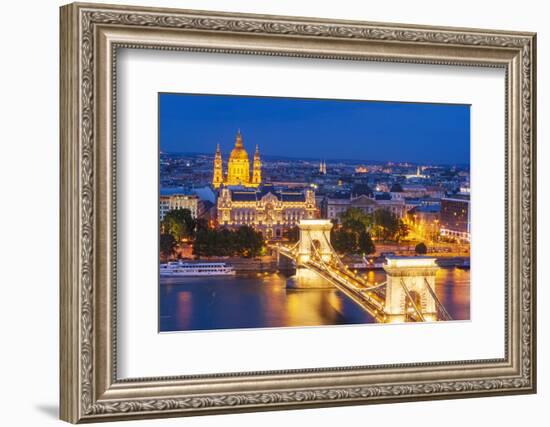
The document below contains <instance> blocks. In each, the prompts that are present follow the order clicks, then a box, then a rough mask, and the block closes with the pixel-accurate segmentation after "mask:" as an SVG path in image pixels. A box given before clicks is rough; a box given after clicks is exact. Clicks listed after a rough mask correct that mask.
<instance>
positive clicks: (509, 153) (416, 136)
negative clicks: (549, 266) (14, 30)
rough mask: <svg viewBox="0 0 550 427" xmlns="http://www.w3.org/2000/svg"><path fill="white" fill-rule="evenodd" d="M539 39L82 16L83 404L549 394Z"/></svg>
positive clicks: (249, 18) (114, 408)
mask: <svg viewBox="0 0 550 427" xmlns="http://www.w3.org/2000/svg"><path fill="white" fill-rule="evenodd" d="M535 69H536V67H535V35H534V34H532V33H518V32H508V31H494V30H478V29H458V28H436V27H421V26H410V25H397V24H380V23H368V22H352V21H329V20H321V19H312V18H295V17H278V16H261V15H242V14H229V13H217V12H199V11H187V10H174V9H156V8H140V7H122V6H109V5H92V4H71V5H67V6H64V7H62V8H61V164H62V172H61V284H60V286H61V314H60V315H61V351H60V354H61V356H60V358H61V360H60V363H61V369H60V372H61V378H60V381H61V418H62V419H64V420H66V421H69V422H73V423H77V422H85V421H88V422H89V421H104V420H117V419H128V418H151V417H167V416H184V415H200V414H214V413H227V412H242V411H255V410H270V409H284V408H306V407H316V406H328V405H350V404H368V403H382V402H399V401H407V400H428V399H441V398H456V397H476V396H486V395H495V394H520V393H533V392H535V390H536V352H535V349H536V335H535V332H536V331H535V325H536V322H535V307H536V305H535V302H536V301H535V295H536V292H535V291H536V289H535V276H536V275H535V268H536V258H535V241H534V239H535V227H536V222H535V211H536V209H535V202H536V198H535V196H536V186H535V182H534V179H535V81H536V79H535Z"/></svg>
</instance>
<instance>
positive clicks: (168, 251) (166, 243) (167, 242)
mask: <svg viewBox="0 0 550 427" xmlns="http://www.w3.org/2000/svg"><path fill="white" fill-rule="evenodd" d="M175 248H176V239H174V236H172V235H171V234H168V233H163V234H161V235H160V255H161V257H163V258H165V259H167V258H170V257H171V256H172V254H173V253H174V249H175Z"/></svg>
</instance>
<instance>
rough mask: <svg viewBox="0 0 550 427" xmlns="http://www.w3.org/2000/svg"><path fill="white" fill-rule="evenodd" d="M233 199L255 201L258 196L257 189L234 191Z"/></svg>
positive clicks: (232, 193)
mask: <svg viewBox="0 0 550 427" xmlns="http://www.w3.org/2000/svg"><path fill="white" fill-rule="evenodd" d="M231 200H234V201H236V202H255V201H256V200H258V198H257V193H256V191H232V192H231Z"/></svg>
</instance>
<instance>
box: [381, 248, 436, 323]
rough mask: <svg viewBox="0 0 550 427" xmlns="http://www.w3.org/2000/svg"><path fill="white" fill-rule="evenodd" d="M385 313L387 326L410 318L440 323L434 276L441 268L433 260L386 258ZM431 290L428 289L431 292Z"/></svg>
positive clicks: (423, 258)
mask: <svg viewBox="0 0 550 427" xmlns="http://www.w3.org/2000/svg"><path fill="white" fill-rule="evenodd" d="M386 259H387V264H385V265H384V270H385V271H386V275H387V285H386V302H385V309H384V311H385V313H386V315H387V316H388V322H406V321H407V319H409V318H411V317H412V318H416V319H418V320H424V321H435V320H437V306H436V300H435V274H436V273H437V270H438V268H439V267H438V266H437V264H436V263H435V260H436V259H435V258H431V257H423V256H417V257H387V258H386ZM428 287H429V288H428Z"/></svg>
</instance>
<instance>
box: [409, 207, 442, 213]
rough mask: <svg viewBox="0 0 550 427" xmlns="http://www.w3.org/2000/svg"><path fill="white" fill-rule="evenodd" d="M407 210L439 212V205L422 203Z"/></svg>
mask: <svg viewBox="0 0 550 427" xmlns="http://www.w3.org/2000/svg"><path fill="white" fill-rule="evenodd" d="M409 212H412V213H414V212H422V213H439V212H441V206H439V205H422V206H415V207H414V208H412V209H411V210H410V211H409Z"/></svg>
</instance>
